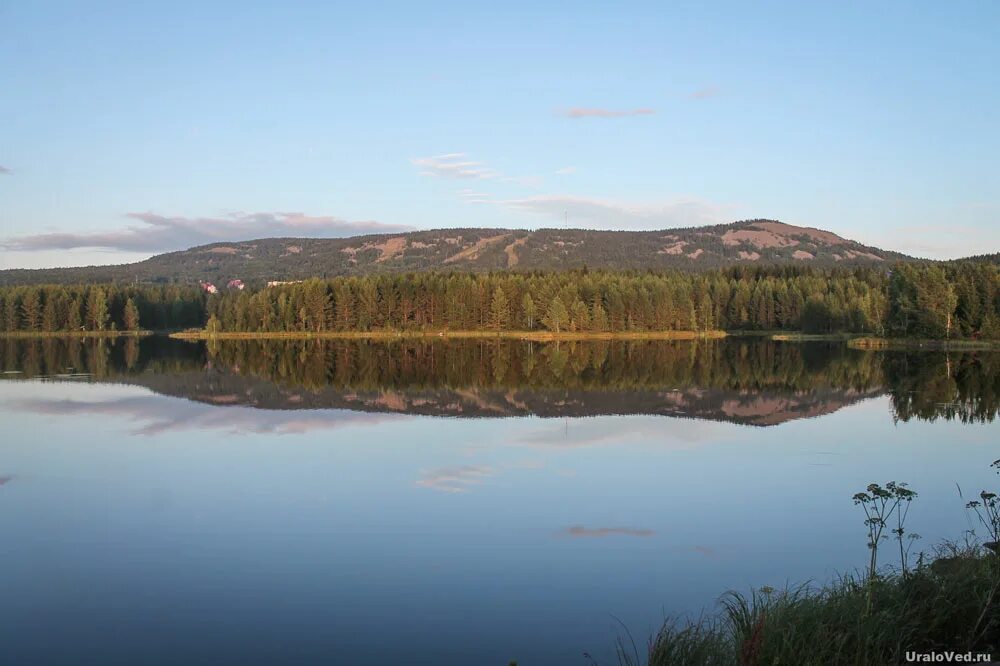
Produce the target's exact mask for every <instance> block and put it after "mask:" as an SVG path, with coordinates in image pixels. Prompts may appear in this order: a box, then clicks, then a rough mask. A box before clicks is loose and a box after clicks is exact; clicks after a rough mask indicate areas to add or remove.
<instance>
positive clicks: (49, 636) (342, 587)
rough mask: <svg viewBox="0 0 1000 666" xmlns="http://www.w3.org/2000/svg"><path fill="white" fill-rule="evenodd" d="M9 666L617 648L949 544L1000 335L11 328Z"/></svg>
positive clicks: (955, 533) (982, 431)
mask: <svg viewBox="0 0 1000 666" xmlns="http://www.w3.org/2000/svg"><path fill="white" fill-rule="evenodd" d="M0 361H2V368H3V370H4V371H5V374H4V378H5V380H6V381H3V382H0V415H2V419H3V431H4V436H3V438H2V443H0V534H2V535H3V538H2V540H0V589H2V590H3V602H2V603H0V645H2V646H3V654H4V657H3V661H4V662H5V663H15V664H80V663H99V664H136V663H143V664H179V663H183V664H188V665H194V664H213V665H215V664H269V663H295V664H390V663H405V664H444V665H447V664H500V665H505V664H507V663H508V661H509V660H512V659H517V660H518V662H519V664H522V666H523V665H526V664H585V663H587V662H586V660H585V659H584V658H583V653H584V652H585V651H586V652H589V653H591V654H592V655H593V656H594V657H595V658H596V659H597V660H598V662H599V663H601V664H612V663H616V662H615V660H614V657H613V650H612V648H613V643H614V640H615V638H616V636H617V635H618V634H619V633H620V632H621V629H620V627H619V625H618V624H617V621H616V619H615V618H620V619H621V621H622V622H624V623H625V624H626V625H627V626H628V627H629V628H630V629H631V631H632V632H633V633H634V634H635V635H636V636H637V637H638V638H639V639H640V641H643V642H644V641H645V637H646V635H647V634H648V633H649V632H651V631H653V630H655V628H656V627H657V626H658V625H659V624H660V622H661V621H662V620H663V618H664V617H665V616H668V615H670V616H673V615H678V614H685V613H693V614H697V613H698V612H700V611H701V610H702V609H703V608H709V609H711V608H713V606H714V603H715V600H716V599H717V597H718V596H719V594H720V593H722V592H724V591H725V590H727V589H739V590H746V589H748V588H749V587H750V586H760V585H773V586H779V587H780V586H782V585H784V584H785V583H786V582H801V581H805V580H819V581H822V580H825V579H828V578H829V577H831V576H833V575H835V574H836V573H837V572H839V571H848V570H851V569H853V568H855V567H858V566H860V565H862V564H863V563H864V561H865V559H866V557H867V550H866V548H865V537H864V527H863V525H862V524H861V519H860V518H861V517H860V514H859V511H858V509H857V507H855V506H853V505H852V503H851V500H850V497H851V495H852V494H853V493H854V492H857V491H858V490H861V489H863V488H864V486H865V485H867V484H868V483H869V482H872V481H880V482H885V481H889V480H893V479H896V480H905V481H908V482H909V483H910V484H911V486H912V487H913V488H914V489H916V490H917V491H918V492H919V493H920V497H919V499H918V500H917V501H916V503H915V504H914V505H913V508H912V510H911V513H910V516H911V527H912V529H913V530H914V531H916V532H919V533H920V534H921V535H923V540H922V541H921V542H920V544H919V546H918V548H919V547H921V546H922V547H924V548H925V549H926V548H930V547H931V546H932V545H933V544H934V543H935V542H936V541H938V540H940V539H942V538H946V537H952V538H954V537H959V536H961V533H962V531H963V530H966V529H968V528H969V522H968V519H967V517H966V515H965V512H964V511H963V509H962V501H961V500H960V498H959V496H958V491H957V489H956V483H958V484H960V485H961V487H962V489H963V491H964V492H965V494H966V496H968V495H971V494H974V493H976V492H978V491H979V490H980V489H982V488H996V487H998V486H1000V479H997V477H996V476H995V475H993V474H991V472H990V470H989V468H988V465H989V463H990V462H991V461H993V460H994V459H996V458H998V457H1000V450H998V448H997V446H996V442H997V434H998V429H997V425H996V423H994V417H995V415H996V413H997V409H998V405H1000V355H996V354H991V353H965V354H961V353H952V354H943V353H922V354H899V353H892V354H889V353H883V354H877V353H865V352H855V351H851V350H848V349H845V348H843V347H842V346H839V345H829V344H790V343H775V342H769V341H762V340H750V339H745V340H727V341H721V342H712V343H704V342H701V343H691V342H685V343H664V342H655V343H587V344H565V343H564V344H561V345H545V344H538V343H534V344H529V343H517V342H513V343H497V342H489V341H464V342H452V343H444V342H438V343H434V344H423V343H394V344H372V343H358V342H315V341H313V342H299V343H294V342H283V343H237V342H234V343H219V344H211V345H208V346H206V345H203V344H190V343H179V342H174V341H170V340H167V339H162V338H153V339H146V340H143V341H142V342H141V343H137V342H136V341H134V340H129V341H118V342H114V343H112V342H107V341H104V342H101V341H83V342H81V341H70V342H66V341H59V340H45V341H30V342H28V341H10V340H0Z"/></svg>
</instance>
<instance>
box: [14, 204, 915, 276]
mask: <svg viewBox="0 0 1000 666" xmlns="http://www.w3.org/2000/svg"><path fill="white" fill-rule="evenodd" d="M898 259H909V257H906V256H905V255H902V254H899V253H897V252H889V251H885V250H880V249H878V248H874V247H868V246H865V245H862V244H860V243H857V242H855V241H851V240H847V239H845V238H841V237H840V236H838V235H836V234H834V233H831V232H829V231H822V230H819V229H813V228H809V227H797V226H793V225H789V224H784V223H782V222H776V221H773V220H747V221H742V222H734V223H732V224H724V225H716V226H710V227H695V228H685V229H667V230H661V231H591V230H582V229H540V230H538V231H525V230H513V229H438V230H433V231H414V232H409V233H402V234H387V235H373V236H357V237H353V238H333V239H326V238H324V239H319V238H268V239H261V240H251V241H242V242H231V243H213V244H211V245H203V246H200V247H195V248H191V249H189V250H182V251H180V252H171V253H168V254H161V255H158V256H155V257H152V258H150V259H147V260H145V261H140V262H137V263H134V264H125V265H120V266H91V267H85V268H58V269H43V270H23V269H13V270H5V271H0V284H6V285H17V284H42V283H81V282H91V283H93V282H118V281H136V280H137V281H140V282H151V281H158V282H183V283H197V282H200V281H204V282H211V283H213V284H216V285H219V286H220V287H221V286H223V285H225V284H226V283H227V282H228V281H229V280H233V279H241V280H243V281H244V282H246V283H264V282H269V281H281V280H300V279H305V278H311V277H321V278H322V277H337V276H344V275H366V274H372V273H395V272H411V271H412V272H421V271H428V270H438V271H449V270H455V271H472V272H481V271H493V270H502V269H512V270H527V271H531V270H546V271H551V270H563V269H570V268H581V267H583V266H587V267H589V268H594V269H613V270H628V269H636V270H647V269H653V270H656V269H681V270H700V269H710V268H719V267H725V266H732V265H736V264H750V265H753V264H776V263H777V264H796V265H810V266H822V267H831V266H873V265H884V264H885V263H887V262H890V261H895V260H898ZM220 283H221V284H220Z"/></svg>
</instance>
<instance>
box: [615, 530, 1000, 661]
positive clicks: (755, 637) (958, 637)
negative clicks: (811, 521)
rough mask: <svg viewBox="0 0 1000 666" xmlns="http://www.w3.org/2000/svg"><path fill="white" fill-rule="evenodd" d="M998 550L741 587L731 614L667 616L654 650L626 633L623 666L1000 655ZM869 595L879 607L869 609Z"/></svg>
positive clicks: (727, 602)
mask: <svg viewBox="0 0 1000 666" xmlns="http://www.w3.org/2000/svg"><path fill="white" fill-rule="evenodd" d="M998 580H1000V577H998V567H997V561H996V557H995V556H993V555H984V554H982V552H981V551H980V549H979V548H978V547H977V546H958V545H955V544H949V545H948V546H945V547H944V548H943V552H942V553H941V554H940V555H939V556H938V557H937V558H936V559H933V560H932V561H930V562H928V563H920V564H918V566H917V567H916V568H915V569H914V570H913V571H911V572H910V573H909V574H908V575H906V576H904V575H902V574H901V573H900V574H896V575H891V576H886V577H877V578H876V579H875V580H874V582H870V581H869V579H868V577H867V575H856V576H845V577H842V578H840V579H839V580H837V581H835V582H833V583H831V584H829V585H826V586H824V587H821V588H814V587H806V586H804V587H799V588H794V589H788V590H783V591H774V590H769V589H767V588H764V589H763V590H757V591H754V592H752V593H750V594H749V595H743V594H739V593H736V592H730V593H728V594H726V595H725V596H724V597H723V598H722V600H721V606H722V612H721V613H720V614H719V615H717V616H715V617H712V618H709V619H700V620H698V621H697V622H688V623H681V622H676V621H671V622H668V623H666V624H665V625H664V626H663V628H661V629H660V631H659V633H658V634H657V635H656V636H654V637H653V639H652V640H651V641H650V643H649V646H648V650H647V651H646V654H645V655H640V654H639V653H638V652H637V651H634V650H630V649H627V647H628V646H627V645H626V644H625V643H624V642H623V641H621V640H619V650H618V661H619V664H621V666H641V665H643V664H645V665H646V666H674V665H684V666H758V665H760V666H765V665H766V666H771V665H779V664H788V665H789V666H797V665H801V666H809V665H812V664H815V665H816V666H820V665H823V666H828V665H830V664H855V665H858V666H868V665H871V666H885V665H886V664H901V663H905V661H906V653H907V652H910V651H916V652H921V653H926V652H944V651H960V652H965V651H967V650H968V651H972V652H985V653H990V654H994V655H997V654H1000V599H998V598H997V594H998ZM869 594H871V597H872V610H871V611H869V610H868V607H869Z"/></svg>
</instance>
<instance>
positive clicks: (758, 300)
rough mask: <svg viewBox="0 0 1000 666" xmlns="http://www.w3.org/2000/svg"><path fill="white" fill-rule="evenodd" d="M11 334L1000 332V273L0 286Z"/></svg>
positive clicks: (920, 267) (950, 268) (910, 267)
mask: <svg viewBox="0 0 1000 666" xmlns="http://www.w3.org/2000/svg"><path fill="white" fill-rule="evenodd" d="M0 318H2V320H0V326H2V329H3V330H5V331H25V332H58V331H81V330H83V331H112V330H117V331H135V330H141V329H145V330H178V329H185V328H201V327H208V329H209V330H210V331H225V332H252V333H269V332H276V333H277V332H281V333H286V332H308V333H322V332H329V331H376V330H399V331H420V330H427V331H436V330H452V331H457V330H462V331H535V330H539V331H551V332H557V333H560V332H644V331H709V330H729V331H732V330H788V331H803V332H806V333H840V332H844V333H853V334H862V335H875V336H886V337H916V338H935V339H944V338H955V339H977V338H983V339H998V338H1000V268H998V267H997V266H995V265H991V264H987V263H972V262H969V263H961V264H949V265H935V264H914V263H899V264H897V265H895V266H894V267H893V268H892V269H891V270H885V269H874V268H855V269H839V270H838V269H819V268H807V267H795V266H785V267H770V268H768V267H758V266H753V267H738V268H730V269H725V270H718V271H710V272H701V273H683V272H666V273H656V272H608V271H587V270H576V271H565V272H536V273H522V272H510V271H507V272H497V273H480V274H470V273H457V272H455V273H441V272H428V273H407V274H382V275H371V276H358V277H341V278H334V279H328V280H321V279H311V280H304V281H301V282H294V283H287V284H280V285H276V286H270V287H265V286H263V285H260V286H256V287H255V286H254V285H250V286H248V287H247V288H246V289H242V290H238V289H227V290H223V291H222V293H219V294H212V295H209V294H207V293H205V292H204V291H203V290H202V289H200V288H198V287H192V286H179V285H141V284H129V285H116V284H107V285H87V286H64V285H49V286H46V285H41V286H18V287H5V288H0Z"/></svg>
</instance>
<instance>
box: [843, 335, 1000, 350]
mask: <svg viewBox="0 0 1000 666" xmlns="http://www.w3.org/2000/svg"><path fill="white" fill-rule="evenodd" d="M847 346H848V347H850V348H851V349H869V350H914V351H918V350H927V351H976V350H1000V340H922V339H916V338H873V337H866V338H852V339H850V340H848V341H847Z"/></svg>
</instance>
